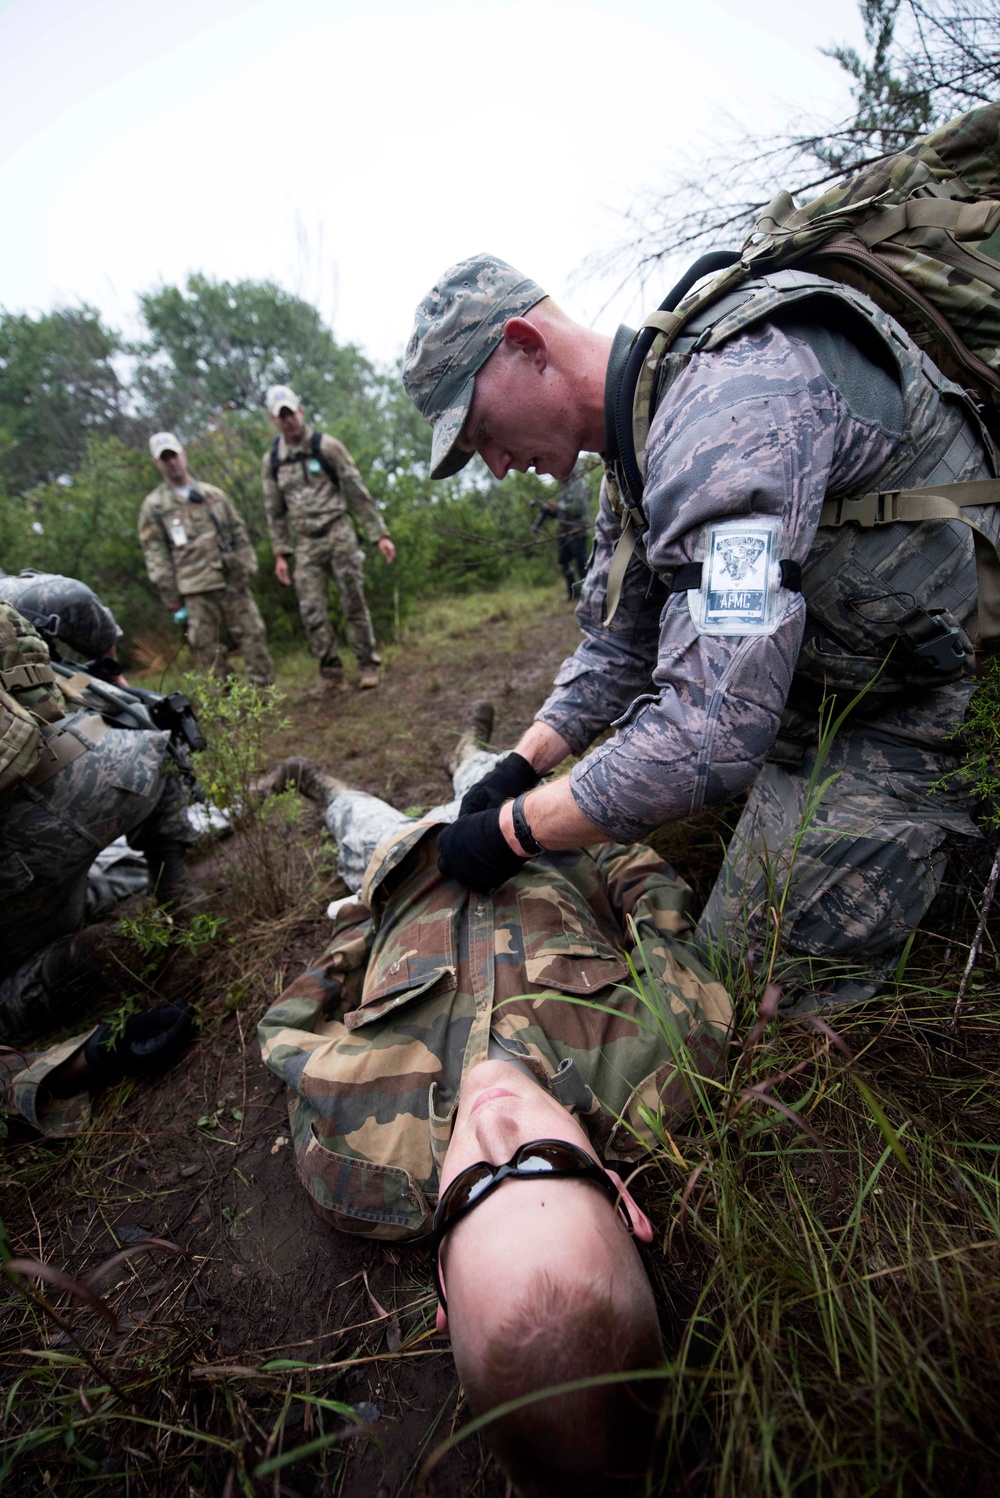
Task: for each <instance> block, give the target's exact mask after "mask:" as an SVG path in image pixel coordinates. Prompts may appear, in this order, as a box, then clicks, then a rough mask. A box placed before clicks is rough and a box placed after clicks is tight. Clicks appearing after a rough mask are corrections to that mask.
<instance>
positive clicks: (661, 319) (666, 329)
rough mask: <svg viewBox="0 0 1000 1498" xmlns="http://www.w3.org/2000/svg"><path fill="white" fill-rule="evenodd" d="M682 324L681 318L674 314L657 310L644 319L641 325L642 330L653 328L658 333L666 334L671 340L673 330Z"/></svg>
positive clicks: (682, 319)
mask: <svg viewBox="0 0 1000 1498" xmlns="http://www.w3.org/2000/svg"><path fill="white" fill-rule="evenodd" d="M683 322H684V318H683V317H678V316H677V313H676V312H664V311H662V310H658V311H656V312H651V313H650V314H649V316H648V317H644V318H643V320H642V325H643V327H644V328H655V329H656V331H657V332H658V333H666V335H667V337H668V338H670V339H673V335H674V331H675V329H677V328H679V327H680V326H681V325H682V323H683Z"/></svg>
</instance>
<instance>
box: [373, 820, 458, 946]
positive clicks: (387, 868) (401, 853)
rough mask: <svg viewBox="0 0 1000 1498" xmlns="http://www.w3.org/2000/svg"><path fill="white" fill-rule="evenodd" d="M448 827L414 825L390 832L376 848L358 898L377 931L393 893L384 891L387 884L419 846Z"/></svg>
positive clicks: (426, 823) (432, 824) (414, 823)
mask: <svg viewBox="0 0 1000 1498" xmlns="http://www.w3.org/2000/svg"><path fill="white" fill-rule="evenodd" d="M445 825H446V824H445V823H444V822H413V823H411V825H410V826H409V827H401V828H400V829H399V831H398V832H393V833H390V834H389V836H388V837H387V838H386V839H385V840H384V842H381V843H379V845H378V847H377V848H376V849H375V852H374V853H373V854H372V856H371V859H370V860H369V863H368V867H367V869H366V870H365V877H364V880H363V882H362V885H361V892H360V894H359V895H358V899H359V900H361V902H362V903H363V904H365V905H367V906H368V909H369V910H370V911H371V913H372V920H373V921H374V922H375V929H376V930H377V929H378V925H379V919H380V917H381V915H382V912H383V910H384V909H385V906H386V903H387V901H388V898H389V893H390V892H389V891H388V890H385V891H384V892H382V886H383V885H384V884H385V881H386V880H387V879H388V877H389V875H390V874H391V873H393V871H394V870H396V869H398V868H399V866H400V864H402V863H403V862H405V860H406V859H407V858H409V856H410V854H411V853H412V852H413V850H414V848H416V847H417V845H418V844H419V843H421V842H423V840H424V839H425V838H427V837H430V836H431V834H432V833H435V832H437V830H438V828H439V827H443V826H445Z"/></svg>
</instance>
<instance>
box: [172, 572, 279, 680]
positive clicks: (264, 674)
mask: <svg viewBox="0 0 1000 1498" xmlns="http://www.w3.org/2000/svg"><path fill="white" fill-rule="evenodd" d="M184 607H185V608H186V609H187V616H188V617H187V642H188V644H189V645H190V646H191V649H192V650H193V651H194V652H195V654H196V655H197V657H198V660H199V663H200V664H201V666H202V668H203V669H204V670H205V671H213V672H214V673H215V675H216V676H227V675H228V674H229V652H230V650H238V651H239V653H240V654H241V655H242V657H243V660H244V661H245V663H246V669H247V679H248V680H249V681H252V682H253V683H254V684H255V685H256V686H260V687H266V686H269V685H270V684H271V682H273V681H274V662H273V661H272V659H271V655H270V652H269V651H268V648H267V630H266V629H265V628H264V621H263V619H262V618H261V615H260V609H259V608H258V607H257V603H256V600H255V599H254V596H253V594H252V593H251V592H250V590H249V589H248V588H235V587H227V588H215V589H213V590H212V592H210V593H188V594H186V595H185V597H184Z"/></svg>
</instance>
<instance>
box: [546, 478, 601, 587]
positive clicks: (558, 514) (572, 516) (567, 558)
mask: <svg viewBox="0 0 1000 1498" xmlns="http://www.w3.org/2000/svg"><path fill="white" fill-rule="evenodd" d="M588 473H589V469H588V468H587V467H586V465H585V464H583V463H577V465H576V467H575V468H574V469H573V472H572V473H571V474H570V476H569V478H568V479H564V480H563V482H562V483H561V484H560V485H559V493H558V495H557V497H556V502H555V504H554V505H553V504H546V505H543V506H542V511H541V516H540V518H541V519H545V520H555V522H556V545H557V548H558V549H557V552H556V556H557V559H558V562H559V571H560V572H561V573H562V575H563V577H564V578H565V579H566V598H567V600H568V601H569V602H572V601H573V598H574V596H575V594H574V589H575V588H576V585H577V584H578V583H582V582H583V574H584V573H585V572H586V570H587V533H588V531H589V530H590V485H589V483H588V482H587V475H588ZM574 569H575V572H576V576H575V577H574V576H573V573H574Z"/></svg>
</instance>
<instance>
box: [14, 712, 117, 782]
mask: <svg viewBox="0 0 1000 1498" xmlns="http://www.w3.org/2000/svg"><path fill="white" fill-rule="evenodd" d="M108 728H109V725H108V724H107V723H105V721H104V719H103V718H99V717H98V716H97V715H96V714H93V713H92V714H89V715H88V716H87V717H83V718H79V719H78V720H77V721H76V722H75V723H74V724H73V726H72V728H54V729H49V730H48V731H46V730H45V729H43V730H42V732H43V734H44V736H45V744H44V746H43V748H42V757H41V759H40V760H39V761H38V764H37V765H36V766H35V768H34V769H33V770H32V772H31V774H30V775H26V776H25V780H24V783H25V784H26V785H31V786H39V785H44V784H45V782H46V781H47V780H51V779H52V777H53V776H54V775H58V774H59V771H60V770H64V769H65V768H66V766H67V765H71V764H72V763H73V761H74V760H77V759H79V758H80V755H81V754H86V752H87V750H88V749H92V748H93V747H94V745H95V744H97V743H99V742H100V740H101V739H103V738H104V736H105V734H106V733H107V732H108ZM74 730H77V731H78V733H79V735H81V737H78V733H77V732H74Z"/></svg>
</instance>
